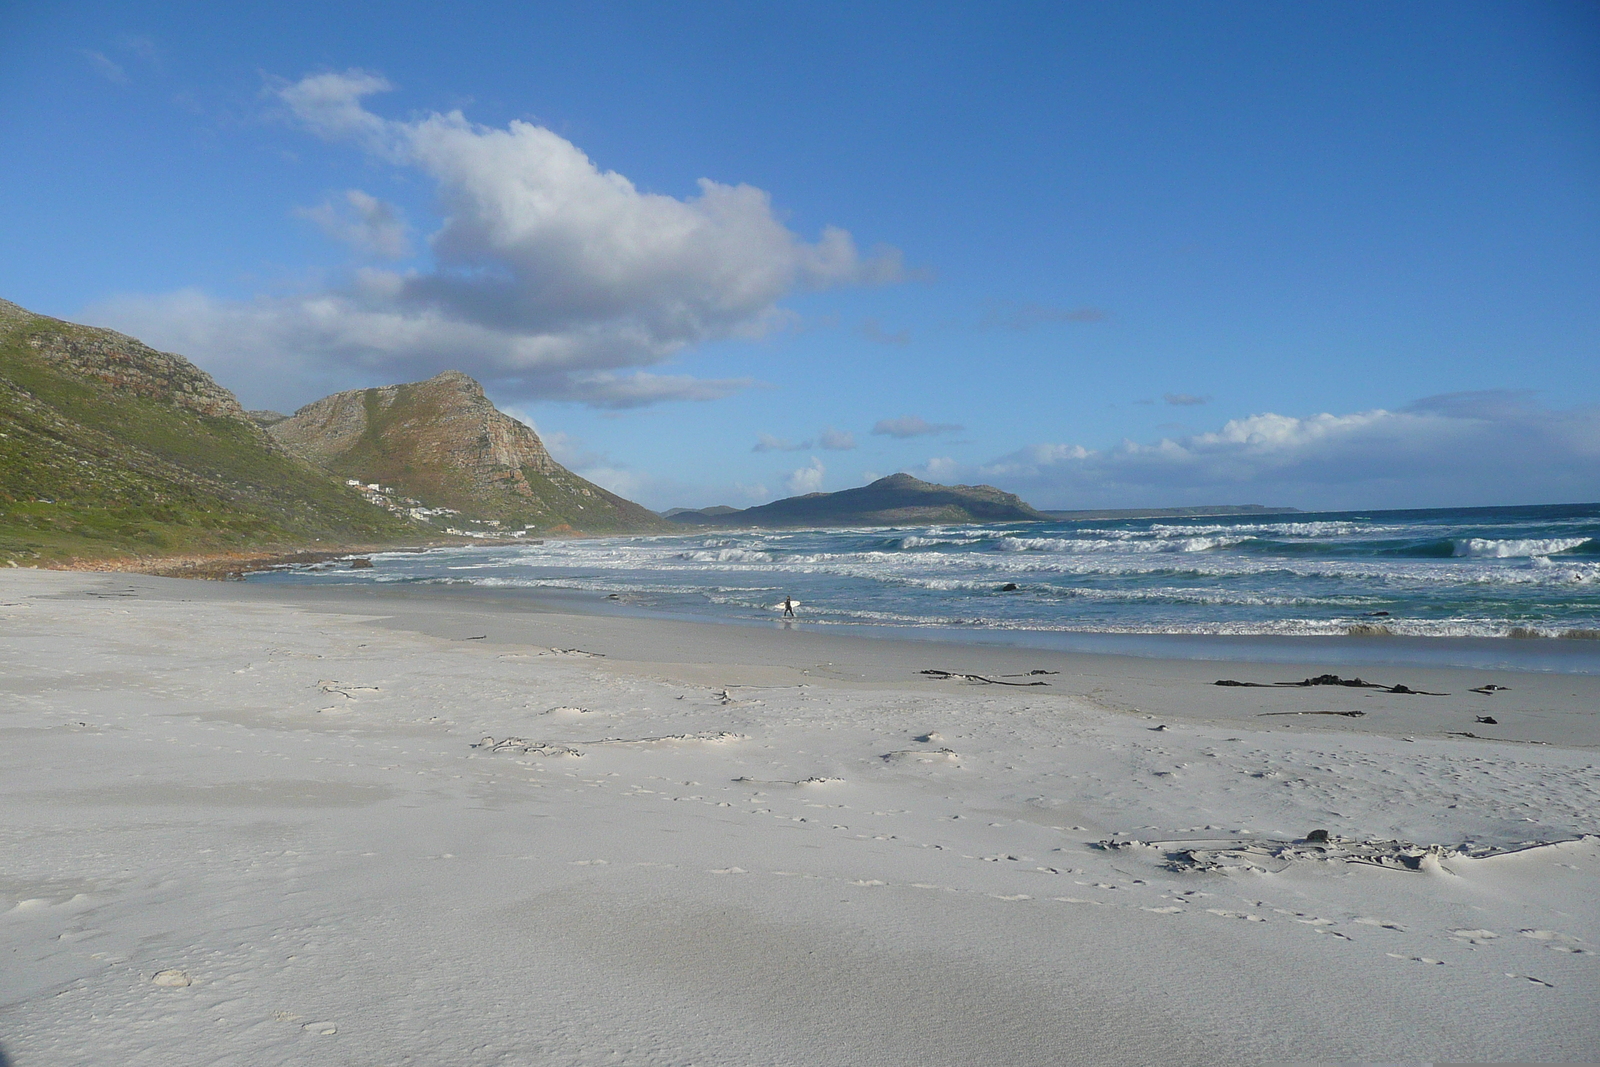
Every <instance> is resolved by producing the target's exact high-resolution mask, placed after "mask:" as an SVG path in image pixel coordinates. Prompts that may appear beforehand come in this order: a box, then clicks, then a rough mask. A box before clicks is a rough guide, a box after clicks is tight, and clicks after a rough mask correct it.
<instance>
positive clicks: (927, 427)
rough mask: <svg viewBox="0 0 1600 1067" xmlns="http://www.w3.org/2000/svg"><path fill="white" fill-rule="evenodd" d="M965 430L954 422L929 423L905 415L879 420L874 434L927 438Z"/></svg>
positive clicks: (874, 425) (873, 429)
mask: <svg viewBox="0 0 1600 1067" xmlns="http://www.w3.org/2000/svg"><path fill="white" fill-rule="evenodd" d="M964 428H965V427H962V426H959V425H957V424H956V423H953V422H928V421H927V420H925V419H923V418H921V417H920V416H917V415H903V416H901V417H900V418H898V419H879V420H878V421H877V422H876V423H874V424H873V426H872V432H873V433H875V434H882V435H884V436H887V437H925V436H929V435H932V434H941V433H955V432H956V431H957V430H961V429H964Z"/></svg>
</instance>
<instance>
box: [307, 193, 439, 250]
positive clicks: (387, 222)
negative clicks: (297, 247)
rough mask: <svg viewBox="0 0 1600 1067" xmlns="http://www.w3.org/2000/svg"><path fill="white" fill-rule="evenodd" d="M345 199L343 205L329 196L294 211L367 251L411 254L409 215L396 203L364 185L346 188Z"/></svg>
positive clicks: (345, 241) (324, 230)
mask: <svg viewBox="0 0 1600 1067" xmlns="http://www.w3.org/2000/svg"><path fill="white" fill-rule="evenodd" d="M344 201H345V202H344V204H343V205H338V204H335V203H334V202H333V201H331V200H327V201H324V202H322V203H321V204H318V205H317V206H316V207H310V208H306V207H302V208H296V209H295V210H294V214H295V215H297V216H298V217H300V218H303V219H309V220H310V221H312V222H314V223H316V224H317V225H318V226H320V227H322V232H323V233H326V234H327V235H328V236H329V237H332V238H333V239H334V240H335V241H340V242H342V243H344V244H347V245H349V246H350V247H351V248H354V249H355V250H356V251H357V252H360V253H362V254H363V255H368V256H377V257H381V258H383V259H403V258H405V257H406V256H408V255H410V254H411V239H410V237H409V236H408V235H407V229H408V228H407V226H406V223H405V219H403V218H401V216H400V212H399V209H397V208H396V207H395V206H394V205H392V204H387V203H384V202H383V201H382V200H379V199H378V198H377V197H375V196H372V195H371V194H369V193H364V192H362V191H361V190H360V189H348V190H346V191H345V194H344Z"/></svg>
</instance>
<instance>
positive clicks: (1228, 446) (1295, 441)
mask: <svg viewBox="0 0 1600 1067" xmlns="http://www.w3.org/2000/svg"><path fill="white" fill-rule="evenodd" d="M970 473H971V475H972V476H975V477H977V478H981V479H983V480H992V481H995V482H997V483H1002V484H1004V485H1005V486H1006V487H1007V488H1009V489H1012V490H1014V491H1016V492H1019V493H1021V494H1022V495H1023V496H1024V497H1025V498H1027V499H1029V500H1030V502H1032V503H1035V504H1038V505H1040V506H1044V507H1111V506H1119V505H1122V506H1135V507H1137V506H1160V505H1166V504H1171V505H1181V504H1203V503H1204V504H1223V503H1259V504H1268V505H1274V504H1280V505H1292V506H1297V507H1304V508H1325V509H1342V508H1416V507H1445V506H1451V505H1471V504H1515V503H1553V502H1580V501H1590V500H1594V499H1595V498H1596V497H1600V408H1595V407H1589V408H1574V409H1570V410H1565V411H1561V410H1553V409H1550V408H1546V407H1543V406H1540V405H1538V404H1536V403H1534V402H1533V401H1532V400H1531V399H1530V398H1529V397H1528V395H1527V394H1525V393H1518V392H1511V391H1493V392H1478V393H1454V394H1447V395H1444V396H1436V397H1429V398H1426V399H1424V400H1420V401H1417V402H1416V403H1414V404H1411V405H1409V406H1407V407H1405V408H1402V409H1400V410H1398V411H1388V410H1384V409H1375V410H1372V411H1363V412H1357V413H1355V414H1349V415H1333V414H1321V415H1313V416H1310V417H1308V418H1297V417H1294V416H1288V415H1277V414H1271V413H1267V414H1261V415H1252V416H1250V417H1249V418H1244V419H1234V420H1231V421H1229V422H1228V423H1226V424H1224V425H1223V426H1222V427H1221V428H1220V429H1218V430H1216V431H1213V432H1210V433H1201V434H1194V435H1190V436H1185V437H1178V438H1167V439H1163V440H1161V441H1159V442H1157V443H1155V444H1138V443H1135V442H1132V441H1124V442H1123V443H1122V444H1120V445H1117V446H1116V447H1113V448H1107V449H1089V448H1084V447H1082V446H1081V445H1052V444H1040V445H1032V446H1029V447H1027V448H1024V449H1021V450H1019V451H1017V452H1013V453H1011V454H1010V455H1007V456H1003V457H1001V458H1000V459H998V460H995V461H994V462H992V463H989V464H985V465H982V466H980V467H977V468H975V469H973V470H972V471H971V472H970Z"/></svg>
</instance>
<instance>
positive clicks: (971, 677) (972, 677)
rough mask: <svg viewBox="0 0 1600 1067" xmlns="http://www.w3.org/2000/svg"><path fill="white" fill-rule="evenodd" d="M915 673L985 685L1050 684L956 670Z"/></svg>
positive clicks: (945, 679) (941, 679) (943, 679)
mask: <svg viewBox="0 0 1600 1067" xmlns="http://www.w3.org/2000/svg"><path fill="white" fill-rule="evenodd" d="M917 673H919V674H925V675H927V676H928V677H929V678H937V679H939V680H940V681H949V680H956V681H962V682H983V683H984V684H985V685H1049V684H1050V683H1049V682H1008V681H1006V680H1005V678H1003V677H1002V678H987V677H985V676H984V675H981V674H959V673H957V672H956V671H940V670H925V671H918V672H917ZM1030 673H1032V672H1030ZM1013 677H1024V676H1023V675H1014V676H1013Z"/></svg>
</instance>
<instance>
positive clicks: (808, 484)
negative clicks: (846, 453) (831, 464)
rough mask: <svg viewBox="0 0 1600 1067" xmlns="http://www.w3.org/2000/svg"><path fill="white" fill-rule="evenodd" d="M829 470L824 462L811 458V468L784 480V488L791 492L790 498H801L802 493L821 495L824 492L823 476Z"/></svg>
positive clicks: (792, 474) (802, 468)
mask: <svg viewBox="0 0 1600 1067" xmlns="http://www.w3.org/2000/svg"><path fill="white" fill-rule="evenodd" d="M827 471H828V468H826V467H824V466H823V465H822V460H820V459H818V458H817V457H816V456H812V457H811V465H810V466H809V467H801V468H800V469H799V470H797V471H794V472H793V473H791V474H790V475H789V477H788V478H787V479H785V480H784V487H785V488H786V489H788V490H789V495H790V496H800V495H801V494H802V493H820V492H821V491H822V476H823V475H824V474H826V473H827Z"/></svg>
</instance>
